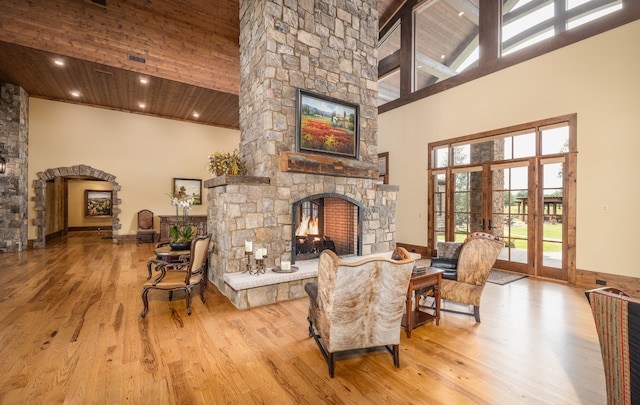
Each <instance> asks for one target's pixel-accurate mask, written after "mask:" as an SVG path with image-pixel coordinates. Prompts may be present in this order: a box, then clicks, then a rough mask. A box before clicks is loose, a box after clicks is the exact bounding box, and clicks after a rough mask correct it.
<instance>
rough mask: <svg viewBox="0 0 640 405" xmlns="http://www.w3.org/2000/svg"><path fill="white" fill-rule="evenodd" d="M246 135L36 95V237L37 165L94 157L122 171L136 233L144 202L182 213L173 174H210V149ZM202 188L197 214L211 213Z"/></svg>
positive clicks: (92, 162) (126, 223)
mask: <svg viewBox="0 0 640 405" xmlns="http://www.w3.org/2000/svg"><path fill="white" fill-rule="evenodd" d="M239 141H240V131H238V130H232V129H224V128H218V127H212V126H209V125H199V124H193V123H187V122H181V121H175V120H167V119H162V118H155V117H151V116H146V115H139V114H129V113H123V112H118V111H113V110H107V109H101V108H94V107H86V106H80V105H76V104H69V103H60V102H54V101H49V100H43V99H37V98H30V99H29V185H30V186H29V213H28V217H29V221H28V222H29V239H35V238H36V237H37V228H36V227H35V226H34V225H32V222H33V218H35V211H34V207H35V203H34V202H33V201H32V197H33V196H34V190H33V186H32V184H33V181H34V180H35V179H37V176H36V173H38V172H42V171H45V170H47V169H52V168H57V167H69V166H75V165H87V166H90V167H92V168H94V169H98V170H102V171H104V172H106V173H109V174H112V175H114V176H116V182H117V183H118V184H119V185H120V186H121V190H120V191H119V192H118V198H119V199H120V200H121V204H120V206H119V208H120V209H121V210H122V212H121V214H120V223H121V225H122V229H120V231H119V234H120V235H127V234H130V235H133V234H135V229H136V218H135V215H136V213H137V212H138V211H139V210H141V209H143V208H147V209H150V210H151V211H153V212H154V214H155V215H175V209H174V208H173V206H172V205H171V202H170V198H169V196H168V195H167V194H170V193H171V192H172V187H173V178H174V177H177V178H189V179H203V180H206V179H208V178H211V177H212V176H211V174H209V172H208V170H207V163H208V156H209V154H211V153H212V152H215V151H218V150H220V151H232V150H233V149H237V148H238V144H239ZM202 193H203V204H202V205H199V206H194V207H193V209H192V210H191V211H190V214H193V215H206V214H207V200H206V194H207V190H206V189H203V192H202ZM156 222H157V219H156Z"/></svg>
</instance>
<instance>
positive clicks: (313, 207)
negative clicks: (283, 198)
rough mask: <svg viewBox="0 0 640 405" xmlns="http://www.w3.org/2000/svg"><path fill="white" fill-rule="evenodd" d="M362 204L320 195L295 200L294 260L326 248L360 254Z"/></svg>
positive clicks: (315, 255)
mask: <svg viewBox="0 0 640 405" xmlns="http://www.w3.org/2000/svg"><path fill="white" fill-rule="evenodd" d="M358 213H359V206H358V205H356V204H354V203H352V202H350V201H348V200H346V199H344V198H340V197H330V196H320V197H317V198H313V199H307V200H304V201H300V202H298V203H295V204H293V230H294V235H292V236H293V241H292V246H291V247H292V253H293V254H292V256H293V257H292V261H294V262H295V261H296V260H306V259H313V258H316V257H318V256H319V255H320V253H321V252H322V251H323V250H325V249H330V250H332V251H334V252H335V253H336V254H337V255H338V256H344V255H353V254H359V250H360V249H359V244H360V243H359V241H360V235H359V234H360V232H359V229H360V221H359V214H358Z"/></svg>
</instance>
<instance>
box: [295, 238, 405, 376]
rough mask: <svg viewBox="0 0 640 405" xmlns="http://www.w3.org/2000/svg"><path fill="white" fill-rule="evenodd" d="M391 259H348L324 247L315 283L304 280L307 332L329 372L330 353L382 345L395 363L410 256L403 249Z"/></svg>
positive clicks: (332, 357) (332, 356) (332, 358)
mask: <svg viewBox="0 0 640 405" xmlns="http://www.w3.org/2000/svg"><path fill="white" fill-rule="evenodd" d="M394 257H397V258H398V259H399V260H392V259H386V258H382V257H378V258H368V259H364V260H361V261H358V262H354V263H346V262H343V261H341V260H340V258H338V256H336V254H335V253H333V252H332V251H330V250H325V251H324V252H322V254H321V255H320V260H319V265H318V282H317V283H307V284H306V285H305V291H306V292H307V294H308V295H309V316H308V318H307V319H308V320H309V336H311V337H313V338H314V339H315V341H316V343H317V344H318V347H319V348H320V351H321V352H322V355H323V357H324V358H325V360H326V362H327V365H328V366H329V376H330V377H333V376H334V370H335V360H336V359H335V355H336V354H337V353H338V352H345V351H349V350H355V349H363V348H373V347H381V346H384V347H385V348H386V349H387V350H388V351H389V352H390V353H391V354H392V355H393V363H394V365H395V366H396V368H397V367H400V353H399V345H400V332H401V325H400V324H401V322H402V312H403V309H404V307H405V299H406V296H407V289H408V287H409V279H410V278H411V272H412V270H413V267H414V260H413V258H412V257H411V255H409V253H408V252H407V251H406V250H405V249H403V248H397V249H396V251H395V252H394Z"/></svg>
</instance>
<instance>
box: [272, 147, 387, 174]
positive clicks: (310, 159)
mask: <svg viewBox="0 0 640 405" xmlns="http://www.w3.org/2000/svg"><path fill="white" fill-rule="evenodd" d="M280 170H281V171H283V172H296V173H310V174H322V175H326V176H340V177H362V178H370V179H377V178H378V169H377V167H376V166H375V164H371V163H365V162H361V161H359V160H355V159H346V158H339V157H335V156H324V155H312V154H308V153H300V152H282V154H281V155H280Z"/></svg>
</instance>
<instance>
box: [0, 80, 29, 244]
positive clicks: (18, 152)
mask: <svg viewBox="0 0 640 405" xmlns="http://www.w3.org/2000/svg"><path fill="white" fill-rule="evenodd" d="M28 119H29V94H27V92H26V91H24V89H22V88H21V87H19V86H16V85H13V84H9V83H0V157H2V158H3V159H4V160H5V161H6V172H5V173H4V174H0V201H1V202H0V252H3V253H4V252H18V251H22V250H26V249H27V176H28V172H27V169H28V167H27V162H28V150H29V138H28V133H29V129H28Z"/></svg>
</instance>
